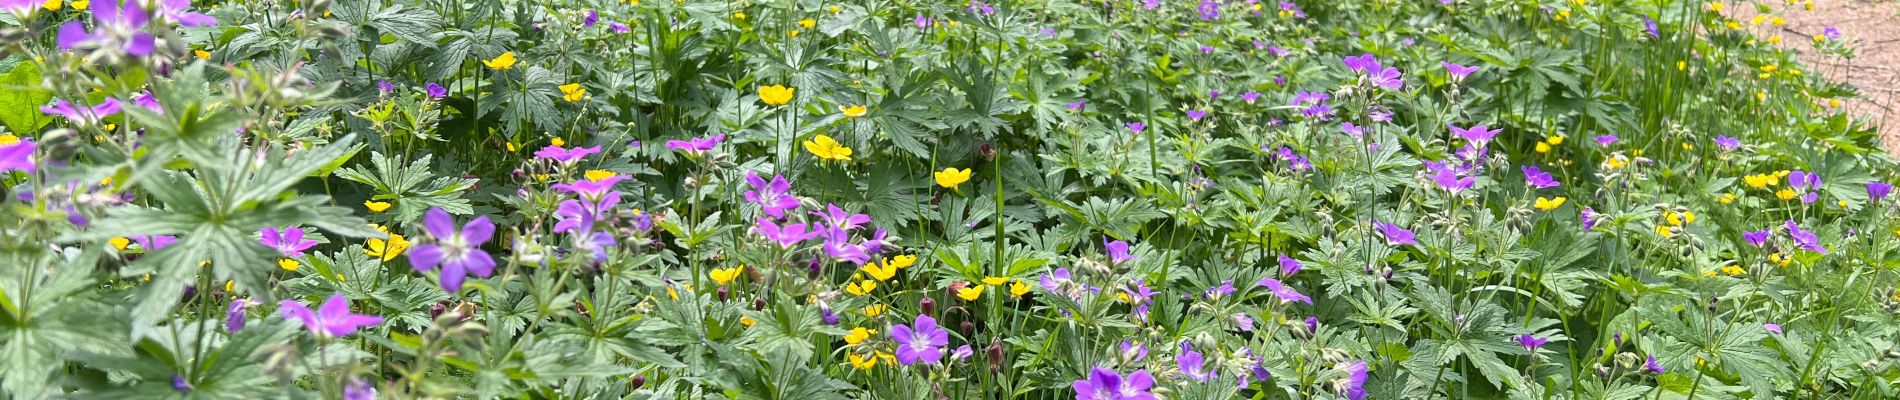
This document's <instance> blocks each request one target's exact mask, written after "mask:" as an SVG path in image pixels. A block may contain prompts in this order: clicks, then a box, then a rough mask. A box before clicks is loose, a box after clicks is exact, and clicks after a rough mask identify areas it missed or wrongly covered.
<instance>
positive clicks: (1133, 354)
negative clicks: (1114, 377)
mask: <svg viewBox="0 0 1900 400" xmlns="http://www.w3.org/2000/svg"><path fill="white" fill-rule="evenodd" d="M1121 347H1122V349H1121V350H1122V351H1121V357H1122V363H1123V364H1133V363H1138V362H1141V360H1144V359H1147V358H1148V346H1143V345H1141V343H1135V341H1132V340H1123V341H1122V346H1121Z"/></svg>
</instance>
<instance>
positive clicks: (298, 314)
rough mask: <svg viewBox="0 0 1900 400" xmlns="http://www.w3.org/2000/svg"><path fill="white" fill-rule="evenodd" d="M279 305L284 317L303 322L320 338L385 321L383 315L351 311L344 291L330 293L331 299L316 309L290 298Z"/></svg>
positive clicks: (354, 330)
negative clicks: (353, 312) (312, 309)
mask: <svg viewBox="0 0 1900 400" xmlns="http://www.w3.org/2000/svg"><path fill="white" fill-rule="evenodd" d="M277 305H278V307H279V309H280V310H281V313H283V315H284V318H288V319H294V320H297V322H301V323H303V326H304V328H306V329H310V333H314V334H316V335H317V337H319V338H335V337H344V336H349V335H350V334H352V333H356V330H357V329H361V328H363V327H365V326H371V325H376V324H380V323H383V317H378V316H374V315H367V314H352V313H350V300H349V299H345V298H343V294H342V293H336V294H332V295H330V299H329V300H325V301H324V302H323V306H321V307H318V308H317V310H315V311H311V310H310V307H306V306H304V305H303V303H298V302H297V301H296V300H290V299H285V300H284V301H283V302H280V303H278V304H277Z"/></svg>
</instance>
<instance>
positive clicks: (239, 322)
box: [224, 299, 251, 333]
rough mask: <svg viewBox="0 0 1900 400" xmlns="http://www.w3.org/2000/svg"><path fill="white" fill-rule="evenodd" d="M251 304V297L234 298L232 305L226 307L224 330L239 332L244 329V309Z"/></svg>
mask: <svg viewBox="0 0 1900 400" xmlns="http://www.w3.org/2000/svg"><path fill="white" fill-rule="evenodd" d="M250 306H251V300H250V299H232V300H231V307H230V308H226V309H224V331H225V332H228V333H237V331H238V330H240V329H244V316H245V313H244V309H245V308H249V307H250Z"/></svg>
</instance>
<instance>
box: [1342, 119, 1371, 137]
mask: <svg viewBox="0 0 1900 400" xmlns="http://www.w3.org/2000/svg"><path fill="white" fill-rule="evenodd" d="M1339 130H1340V131H1342V132H1346V134H1347V135H1352V138H1353V139H1360V138H1364V137H1366V128H1365V127H1363V126H1358V125H1353V124H1352V123H1351V122H1343V123H1340V124H1339Z"/></svg>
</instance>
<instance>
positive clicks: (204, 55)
mask: <svg viewBox="0 0 1900 400" xmlns="http://www.w3.org/2000/svg"><path fill="white" fill-rule="evenodd" d="M191 55H192V56H194V57H198V59H200V60H208V59H211V52H209V51H204V50H192V51H191Z"/></svg>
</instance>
